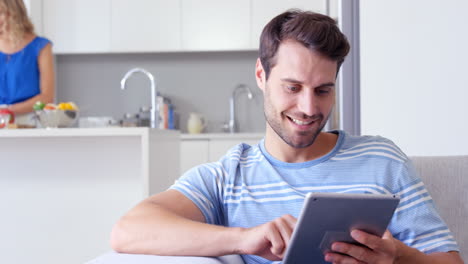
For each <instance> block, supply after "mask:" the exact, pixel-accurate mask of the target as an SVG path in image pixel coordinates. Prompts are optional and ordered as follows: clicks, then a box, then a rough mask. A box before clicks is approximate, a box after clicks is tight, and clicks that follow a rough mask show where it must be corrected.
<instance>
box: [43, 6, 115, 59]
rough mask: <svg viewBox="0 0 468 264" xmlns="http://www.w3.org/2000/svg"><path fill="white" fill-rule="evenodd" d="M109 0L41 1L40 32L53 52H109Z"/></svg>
mask: <svg viewBox="0 0 468 264" xmlns="http://www.w3.org/2000/svg"><path fill="white" fill-rule="evenodd" d="M110 1H111V0H67V1H63V0H43V32H44V35H45V37H47V38H49V39H51V40H52V42H53V44H54V52H55V53H88V52H90V53H93V52H108V51H109V48H110Z"/></svg>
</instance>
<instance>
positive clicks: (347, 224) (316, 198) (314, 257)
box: [283, 193, 400, 264]
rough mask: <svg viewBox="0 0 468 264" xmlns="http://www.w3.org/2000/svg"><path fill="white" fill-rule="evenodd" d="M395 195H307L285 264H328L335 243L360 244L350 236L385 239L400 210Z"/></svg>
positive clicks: (287, 251) (287, 250)
mask: <svg viewBox="0 0 468 264" xmlns="http://www.w3.org/2000/svg"><path fill="white" fill-rule="evenodd" d="M399 201H400V199H399V198H397V197H396V196H394V195H379V194H344V193H308V194H307V196H306V198H305V201H304V205H303V207H302V211H301V214H300V215H299V218H298V221H297V224H296V227H295V229H294V231H293V233H292V236H291V241H290V244H289V246H288V248H287V249H286V254H285V257H284V260H283V264H302V263H317V264H321V263H328V262H326V261H325V253H326V252H329V251H332V250H331V245H332V244H333V243H334V242H338V241H342V242H348V243H354V244H359V243H358V242H357V241H355V240H354V239H352V238H351V235H350V232H351V230H353V229H359V230H362V231H365V232H367V233H370V234H374V235H377V236H380V237H381V236H382V235H383V233H384V232H385V230H386V229H387V226H388V224H389V222H390V220H391V218H392V216H393V212H394V211H395V209H396V207H397V206H398V203H399Z"/></svg>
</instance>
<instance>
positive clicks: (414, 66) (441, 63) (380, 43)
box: [360, 0, 468, 155]
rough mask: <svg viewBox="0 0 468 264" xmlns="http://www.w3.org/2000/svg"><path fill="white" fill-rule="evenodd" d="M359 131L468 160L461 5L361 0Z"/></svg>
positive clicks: (467, 6)
mask: <svg viewBox="0 0 468 264" xmlns="http://www.w3.org/2000/svg"><path fill="white" fill-rule="evenodd" d="M360 5H361V6H360V15H361V21H360V23H361V107H362V108H361V131H362V134H373V135H382V136H385V137H388V138H390V139H392V140H393V141H394V142H395V143H397V144H398V145H399V146H400V147H401V148H402V149H403V150H404V151H405V152H406V153H407V154H408V155H458V154H465V155H466V154H468V137H467V135H466V134H467V133H466V131H468V122H467V119H468V118H467V117H466V116H467V114H468V102H467V101H468V84H467V81H466V76H467V75H468V67H467V66H466V63H467V62H468V27H467V25H468V16H467V15H466V13H467V12H468V1H464V0H413V1H407V0H392V1H388V0H361V2H360Z"/></svg>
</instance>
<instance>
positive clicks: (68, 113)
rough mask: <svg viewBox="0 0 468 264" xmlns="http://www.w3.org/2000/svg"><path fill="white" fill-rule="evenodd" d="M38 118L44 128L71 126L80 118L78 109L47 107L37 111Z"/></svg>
mask: <svg viewBox="0 0 468 264" xmlns="http://www.w3.org/2000/svg"><path fill="white" fill-rule="evenodd" d="M36 119H37V121H38V122H39V124H40V125H41V126H42V127H44V128H58V127H70V126H72V125H73V124H75V122H76V120H77V119H78V111H75V110H59V109H53V110H49V109H45V110H39V111H36Z"/></svg>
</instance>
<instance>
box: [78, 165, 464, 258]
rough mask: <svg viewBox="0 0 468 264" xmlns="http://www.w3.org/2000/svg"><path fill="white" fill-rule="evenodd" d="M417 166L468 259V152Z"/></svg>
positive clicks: (128, 255) (116, 254)
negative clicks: (467, 154)
mask: <svg viewBox="0 0 468 264" xmlns="http://www.w3.org/2000/svg"><path fill="white" fill-rule="evenodd" d="M411 159H412V161H413V163H414V165H415V167H416V170H417V171H418V173H419V175H420V177H421V178H422V180H423V181H424V183H425V185H426V187H427V189H428V191H429V193H430V194H431V196H432V198H433V200H434V201H435V203H436V206H437V208H438V210H439V213H440V214H441V215H442V218H443V219H444V220H445V221H446V223H447V225H448V226H449V228H450V230H451V231H452V232H453V234H454V236H455V239H456V240H457V242H458V246H459V247H460V250H461V252H460V254H461V256H462V258H463V260H465V261H467V260H468V230H467V224H468V156H442V157H412V158H411ZM182 263H190V264H243V261H242V258H240V257H239V256H238V255H230V256H223V257H217V258H215V257H174V256H152V255H131V254H119V253H115V252H109V253H107V254H104V255H102V256H100V257H98V258H96V259H94V260H91V261H90V262H88V263H87V264H182Z"/></svg>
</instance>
